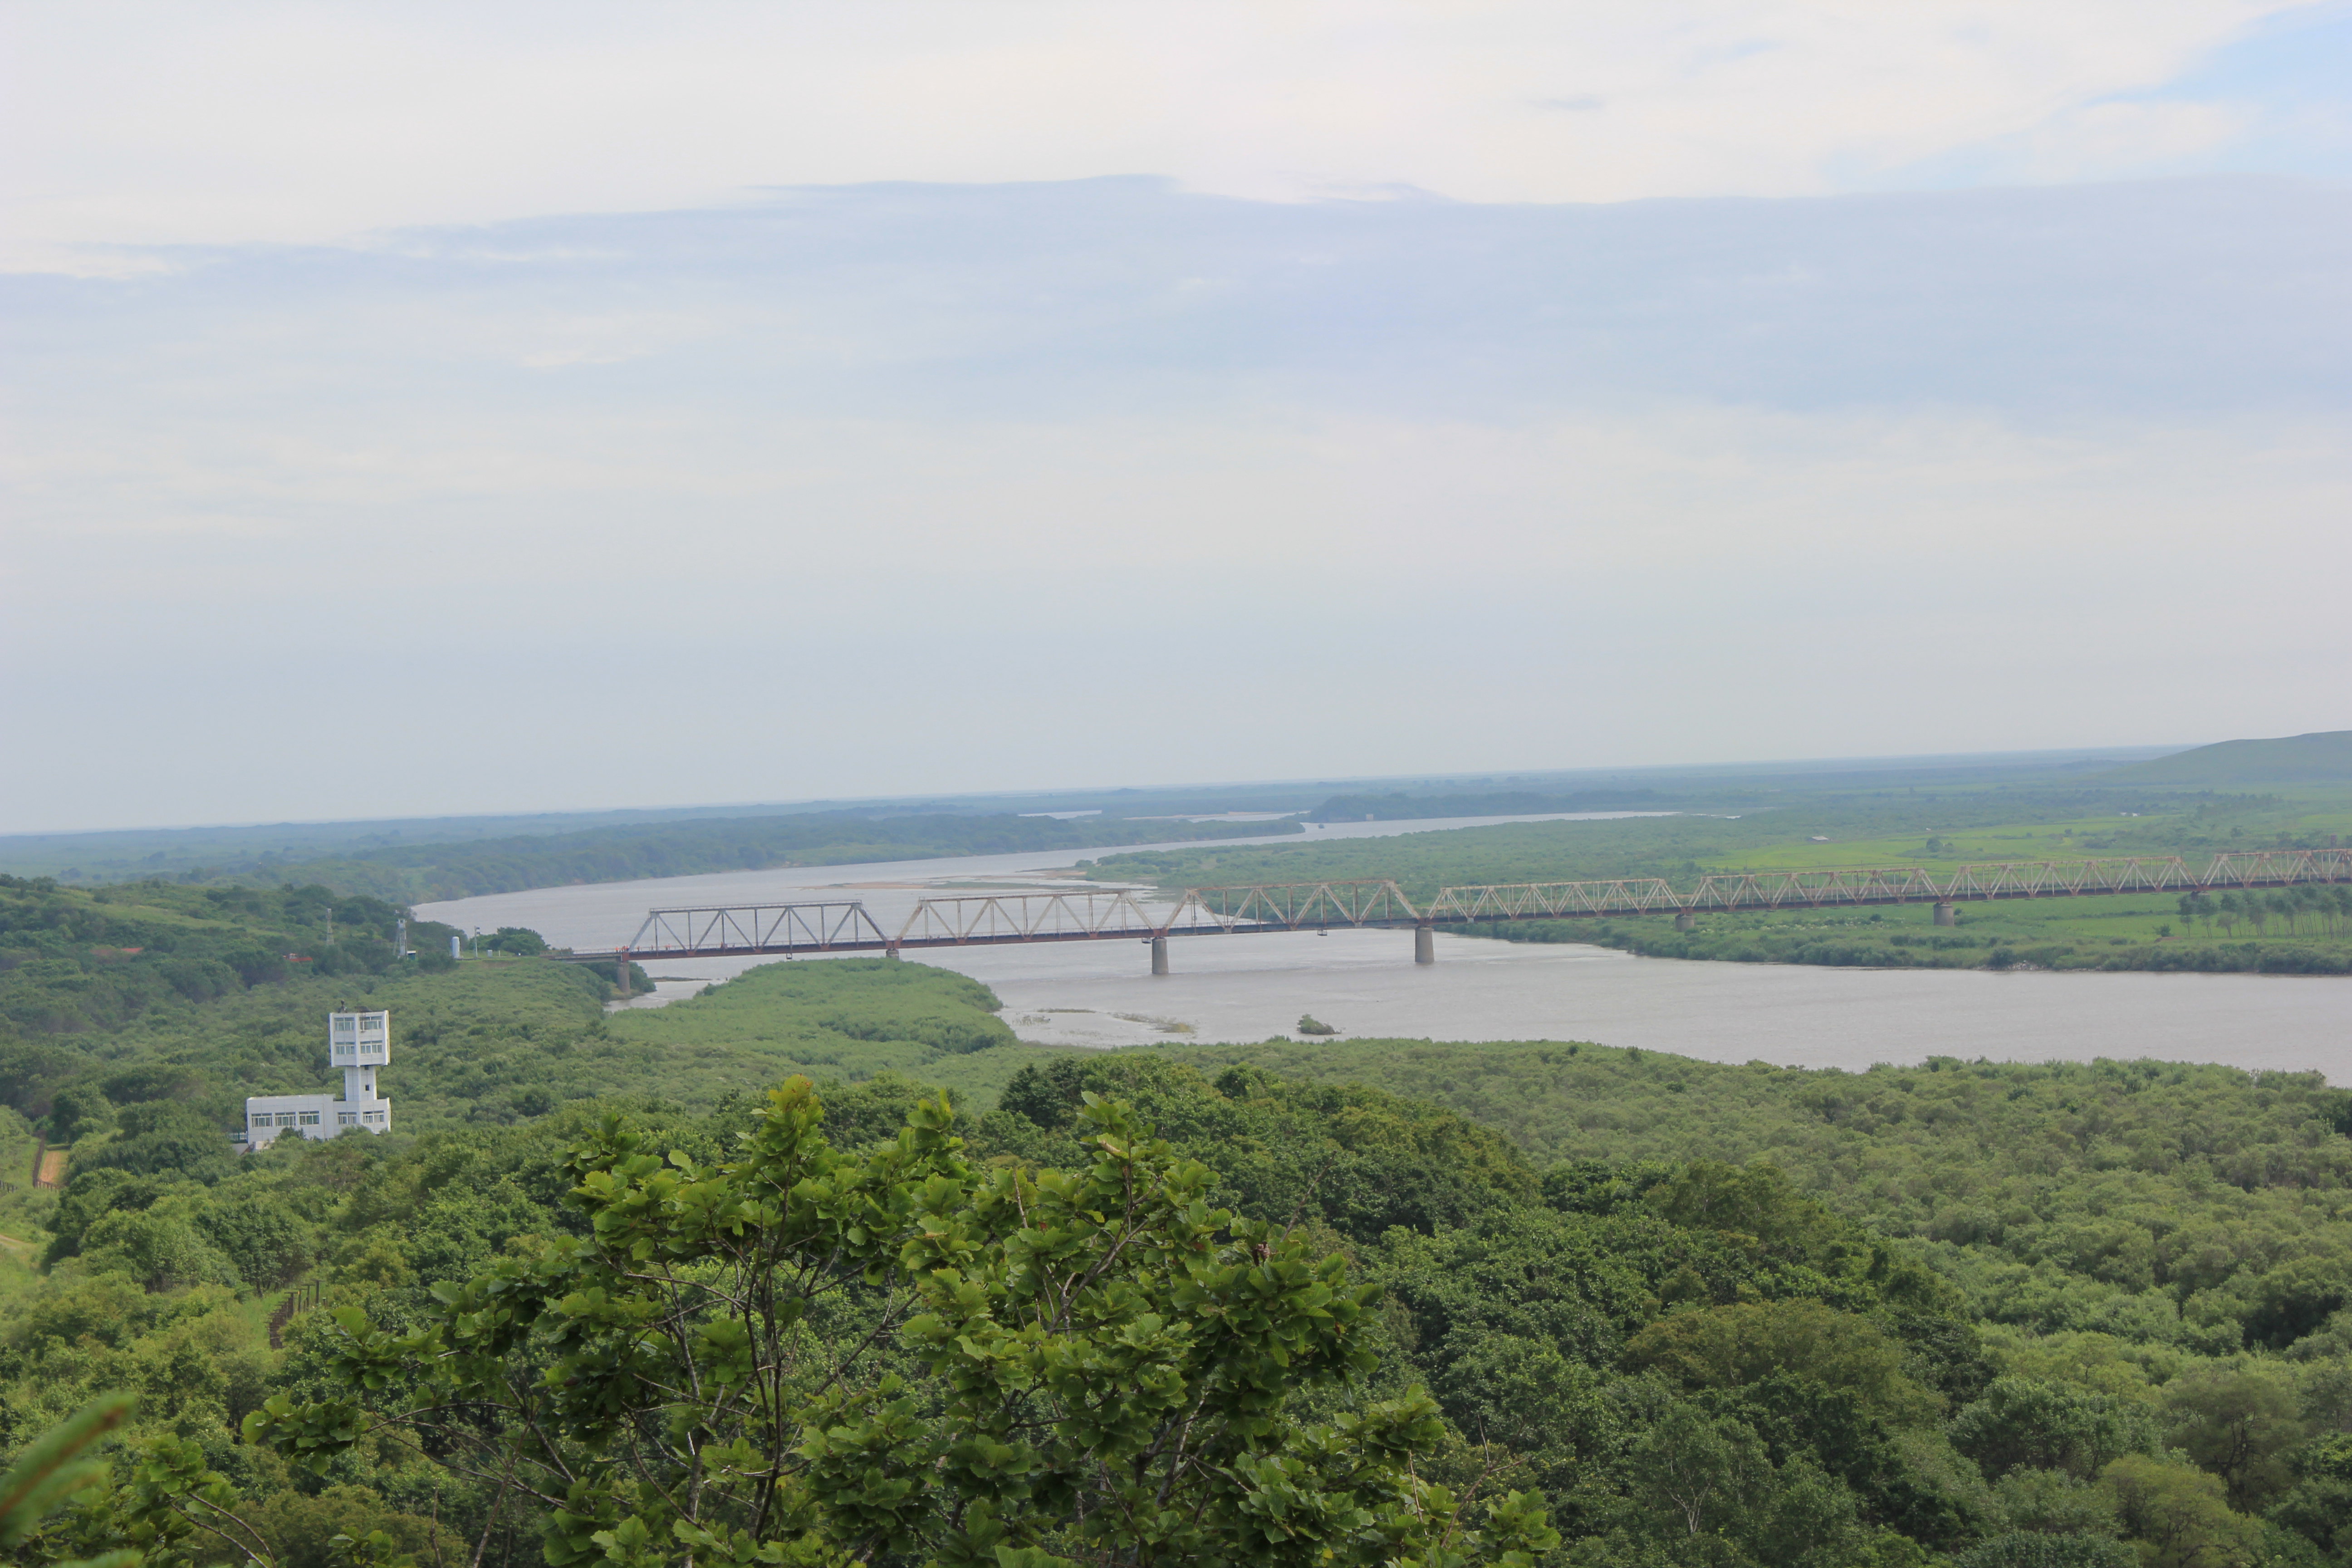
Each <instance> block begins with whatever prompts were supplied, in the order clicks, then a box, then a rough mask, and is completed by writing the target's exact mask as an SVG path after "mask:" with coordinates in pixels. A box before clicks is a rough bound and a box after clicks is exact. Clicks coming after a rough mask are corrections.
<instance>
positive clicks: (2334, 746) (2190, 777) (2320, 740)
mask: <svg viewBox="0 0 2352 1568" xmlns="http://www.w3.org/2000/svg"><path fill="white" fill-rule="evenodd" d="M2099 782H2100V783H2102V784H2186V785H2189V786H2192V787H2197V786H2201V787H2205V788H2210V789H2228V788H2233V787H2236V786H2239V785H2244V784H2352V730H2324V731H2320V732H2319V733H2317V734H2313V735H2287V736H2284V737H2283V738H2281V739H2279V740H2275V741H2223V742H2220V743H2219V744H2216V745H2211V746H2200V747H2198V748H2197V749H2196V750H2195V751H2193V752H2174V753H2173V754H2172V755H2170V756H2168V757H2157V758H2155V759H2153V760H2151V761H2149V762H2145V763H2132V764H2131V765H2130V766H2128V767H2122V768H2117V769H2116V770H2115V772H2113V773H2102V774H2101V775H2099Z"/></svg>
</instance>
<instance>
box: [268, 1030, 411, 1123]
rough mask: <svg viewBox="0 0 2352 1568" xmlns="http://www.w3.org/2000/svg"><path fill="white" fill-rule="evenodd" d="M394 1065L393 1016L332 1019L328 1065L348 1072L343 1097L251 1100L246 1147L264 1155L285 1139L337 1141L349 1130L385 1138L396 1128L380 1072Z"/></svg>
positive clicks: (286, 1096) (278, 1096)
mask: <svg viewBox="0 0 2352 1568" xmlns="http://www.w3.org/2000/svg"><path fill="white" fill-rule="evenodd" d="M391 1059H392V1015H391V1014H389V1013H330V1014H328V1015H327V1061H328V1065H330V1066H331V1067H339V1068H342V1069H343V1097H342V1098H341V1100H337V1099H335V1098H334V1097H333V1096H331V1095H325V1094H255V1095H248V1096H247V1097H246V1101H245V1136H244V1142H245V1144H246V1146H247V1148H249V1149H263V1148H267V1147H268V1146H269V1145H270V1144H271V1143H273V1142H277V1140H278V1138H279V1137H280V1136H281V1135H282V1134H285V1133H288V1132H292V1133H296V1134H298V1135H299V1136H301V1137H304V1138H332V1137H335V1136H337V1135H338V1134H340V1133H341V1131H343V1129H345V1128H346V1127H362V1128H365V1129H366V1130H367V1131H370V1132H384V1131H390V1130H391V1127H392V1101H390V1100H383V1099H379V1098H378V1097H377V1095H376V1091H375V1069H376V1068H380V1067H382V1066H383V1065H384V1064H385V1063H386V1062H388V1061H390V1060H391Z"/></svg>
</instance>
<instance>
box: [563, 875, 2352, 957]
mask: <svg viewBox="0 0 2352 1568" xmlns="http://www.w3.org/2000/svg"><path fill="white" fill-rule="evenodd" d="M2336 883H2352V848H2330V849H2254V850H2246V851H2241V852H2234V853H2230V854H2224V855H2217V856H2215V857H2214V858H2213V860H2212V862H2211V864H2210V865H2208V866H2207V867H2205V868H2203V869H2202V870H2196V869H2192V868H2190V867H2189V864H2188V862H2186V861H2185V860H2183V859H2181V858H2179V857H2178V856H2164V857H2157V856H2135V857H2131V858H2116V859H2104V860H2029V861H2005V862H2001V863H1999V864H1992V865H1981V866H1962V867H1959V868H1957V869H1955V870H1951V871H1947V872H1940V873H1939V872H1936V871H1930V870H1928V869H1927V868H1924V867H1918V866H1897V867H1870V868H1857V869H1824V870H1804V871H1739V872H1717V873H1715V874H1713V875H1709V876H1705V877H1701V878H1700V879H1698V882H1697V885H1696V886H1695V887H1693V888H1691V889H1688V890H1687V891H1685V890H1682V889H1676V888H1675V887H1674V886H1673V884H1671V883H1669V882H1667V881H1665V880H1664V879H1659V878H1620V879H1616V880H1614V881H1598V882H1515V883H1507V884H1501V885H1492V886H1481V887H1459V888H1444V889H1440V890H1439V892H1438V893H1437V896H1436V897H1435V898H1433V899H1432V900H1430V901H1429V902H1428V903H1427V905H1425V906H1416V905H1415V904H1414V903H1413V902H1412V900H1410V899H1408V898H1406V897H1405V894H1404V889H1402V888H1400V887H1399V886H1398V885H1397V884H1396V882H1395V881H1394V880H1393V879H1363V880H1356V881H1326V882H1271V883H1259V884H1254V885H1249V886H1244V887H1228V888H1187V889H1184V892H1183V894H1182V896H1181V897H1180V898H1178V899H1177V900H1175V902H1174V903H1173V904H1172V905H1171V904H1166V903H1155V904H1154V905H1153V906H1151V907H1147V906H1146V905H1145V904H1144V903H1143V902H1141V901H1140V900H1138V899H1137V897H1136V895H1135V894H1134V892H1133V891H1131V890H1129V889H1110V888H1070V889H1041V890H1038V891H1034V892H1002V893H969V894H953V895H946V896H942V897H939V898H929V899H924V900H920V901H919V903H917V904H916V906H915V908H914V911H913V912H912V913H911V914H909V915H908V916H907V918H906V919H905V921H903V922H901V923H900V924H899V925H898V928H897V929H896V930H890V929H887V928H886V927H885V926H884V925H883V924H882V923H881V922H880V921H877V919H876V918H875V916H874V914H873V912H872V911H871V910H867V909H866V905H865V903H864V902H863V900H825V901H818V902H810V903H792V904H726V905H709V906H698V907H695V908H691V909H669V910H652V911H650V912H649V913H647V914H646V918H645V921H644V923H643V924H641V925H639V926H638V928H637V932H636V934H635V936H633V937H631V938H630V939H629V941H628V942H626V943H625V944H624V945H623V946H621V947H619V948H615V949H614V950H612V951H610V952H573V953H572V954H571V955H570V956H571V957H572V960H573V961H574V962H578V963H612V962H614V961H616V960H618V961H640V962H642V961H645V960H649V959H665V958H746V957H771V956H773V957H786V958H790V957H797V956H801V955H803V954H814V953H831V952H886V953H895V952H899V951H901V950H903V949H908V948H933V947H992V946H1007V945H1012V944H1015V943H1027V942H1113V941H1129V942H1149V943H1150V944H1151V956H1152V964H1151V966H1152V972H1153V973H1167V967H1168V964H1167V955H1168V948H1167V943H1168V939H1169V938H1171V937H1178V936H1247V935H1255V934H1262V933H1268V932H1274V931H1332V930H1347V929H1350V928H1357V929H1371V928H1381V929H1399V928H1403V927H1411V928H1412V929H1413V931H1414V932H1415V937H1414V942H1413V956H1414V958H1415V959H1416V960H1417V961H1418V962H1420V963H1430V962H1431V961H1432V959H1433V942H1432V940H1431V933H1432V931H1434V930H1435V928H1436V927H1438V926H1441V925H1445V926H1476V925H1480V924H1499V923H1501V922H1503V921H1561V920H1595V919H1610V918H1622V917H1626V916H1635V915H1669V916H1672V917H1673V918H1674V920H1675V924H1676V925H1677V926H1680V927H1682V928H1684V929H1685V930H1687V929H1689V928H1690V927H1692V926H1693V925H1695V924H1696V921H1697V918H1698V917H1699V916H1700V915H1702V914H1712V913H1733V912H1739V911H1753V910H1823V909H1872V908H1879V907H1884V906H1886V905H1892V904H1933V905H1934V906H1935V908H1936V917H1935V918H1936V923H1937V924H1938V925H1948V924H1950V923H1951V921H1952V910H1953V908H1954V906H1955V905H1958V904H1961V903H1975V902H1990V901H1997V900H2007V899H2050V898H2087V897H2095V896H2100V895H2105V894H2114V893H2197V894H2209V893H2223V892H2238V891H2242V890H2250V889H2273V888H2293V887H2303V886H2311V885H2325V884H2336Z"/></svg>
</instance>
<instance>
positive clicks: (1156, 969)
mask: <svg viewBox="0 0 2352 1568" xmlns="http://www.w3.org/2000/svg"><path fill="white" fill-rule="evenodd" d="M1151 973H1154V974H1165V973H1168V939H1167V938H1166V937H1164V936H1155V937H1153V938H1152V939H1151Z"/></svg>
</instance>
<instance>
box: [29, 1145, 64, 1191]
mask: <svg viewBox="0 0 2352 1568" xmlns="http://www.w3.org/2000/svg"><path fill="white" fill-rule="evenodd" d="M68 1152H70V1151H68V1150H65V1149H44V1150H42V1151H41V1168H40V1169H39V1170H37V1171H36V1172H34V1173H33V1185H35V1186H37V1187H62V1186H64V1185H65V1184H66V1155H67V1154H68Z"/></svg>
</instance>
